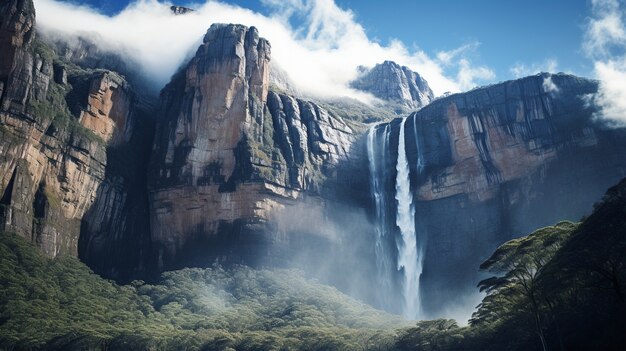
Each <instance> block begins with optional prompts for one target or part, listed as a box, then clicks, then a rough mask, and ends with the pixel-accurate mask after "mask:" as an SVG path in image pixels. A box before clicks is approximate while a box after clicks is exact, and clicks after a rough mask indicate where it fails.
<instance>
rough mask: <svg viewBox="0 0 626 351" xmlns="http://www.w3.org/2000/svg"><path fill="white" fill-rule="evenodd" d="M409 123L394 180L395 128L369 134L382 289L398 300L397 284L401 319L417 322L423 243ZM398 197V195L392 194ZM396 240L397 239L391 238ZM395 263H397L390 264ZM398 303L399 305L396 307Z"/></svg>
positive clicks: (420, 165) (402, 133)
mask: <svg viewBox="0 0 626 351" xmlns="http://www.w3.org/2000/svg"><path fill="white" fill-rule="evenodd" d="M406 123H407V118H404V119H402V122H401V124H400V133H399V136H398V157H397V160H396V162H395V170H396V177H395V179H393V177H392V174H391V173H390V172H387V170H388V168H389V166H390V165H392V164H393V163H392V162H388V161H387V160H388V159H389V157H390V148H389V134H390V132H391V127H390V124H385V125H384V126H381V127H378V128H377V127H376V126H374V127H372V128H370V130H369V131H368V135H367V154H368V161H369V171H370V185H371V190H372V198H373V201H374V205H375V207H376V240H375V253H376V267H377V269H378V273H377V279H378V283H379V284H380V287H379V289H380V290H381V291H382V295H383V297H389V296H393V295H394V294H392V293H389V292H390V289H392V288H393V286H394V284H393V281H394V279H396V281H399V282H400V286H401V295H402V306H401V310H402V314H403V315H404V316H405V317H406V318H409V319H417V318H419V317H420V314H421V306H420V295H419V292H420V289H419V284H420V276H421V274H422V266H423V240H422V239H421V236H420V235H418V233H417V232H416V230H415V215H416V214H415V205H414V204H413V193H412V192H411V177H410V167H409V160H408V159H407V155H406V145H405V125H406ZM415 139H416V143H417V147H418V156H417V160H416V162H417V170H418V172H421V171H422V170H423V167H424V165H423V160H422V157H421V154H422V152H421V148H420V145H419V138H418V137H417V133H416V135H415ZM393 191H395V193H393V194H387V193H388V192H393ZM394 199H395V201H393V200H394ZM394 210H395V211H394ZM390 211H392V212H390ZM394 213H395V223H394V222H393V221H392V220H390V219H393V218H388V217H389V216H388V214H392V215H393V214H394ZM396 233H397V234H396ZM392 234H393V235H394V237H392V238H390V235H392ZM394 239H395V244H396V245H395V248H394V247H393V246H392V245H393V244H391V245H390V244H389V243H390V242H393V240H394ZM391 250H397V251H395V252H391ZM394 257H396V262H392V261H391V259H392V258H394ZM386 302H387V301H384V298H383V300H382V301H381V303H382V304H383V305H384V306H385V307H389V306H388V305H387V304H386ZM395 303H396V304H397V301H395ZM395 307H398V306H395Z"/></svg>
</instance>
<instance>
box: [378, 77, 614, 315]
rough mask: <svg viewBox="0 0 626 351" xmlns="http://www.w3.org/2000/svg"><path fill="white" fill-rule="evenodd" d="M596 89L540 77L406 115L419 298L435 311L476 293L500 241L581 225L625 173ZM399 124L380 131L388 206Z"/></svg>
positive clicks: (592, 85) (568, 79)
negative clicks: (594, 101)
mask: <svg viewBox="0 0 626 351" xmlns="http://www.w3.org/2000/svg"><path fill="white" fill-rule="evenodd" d="M596 91H597V83H596V82H594V81H590V80H586V79H581V78H577V77H574V76H569V75H564V74H557V75H550V74H541V75H537V76H532V77H528V78H524V79H519V80H515V81H510V82H505V83H501V84H497V85H493V86H490V87H486V88H480V89H476V90H473V91H470V92H467V93H462V94H456V95H452V96H449V97H446V98H442V99H439V100H436V101H434V102H433V103H431V104H430V105H428V106H426V107H424V108H423V109H421V110H420V111H418V112H416V113H413V114H411V115H410V116H409V117H408V118H407V119H406V122H405V123H406V124H405V144H406V153H407V158H408V161H409V167H410V173H411V190H412V193H413V200H414V203H415V218H416V224H415V225H416V230H417V232H418V233H421V234H422V235H425V237H426V238H427V239H426V244H425V245H426V246H425V250H426V251H425V263H424V271H423V275H422V292H423V296H422V299H423V301H427V306H430V308H431V310H430V312H434V313H437V312H440V311H441V310H440V308H442V307H443V306H444V305H446V304H447V303H450V302H451V301H454V299H455V298H458V292H459V291H462V290H463V289H465V288H466V289H471V288H472V285H473V284H475V281H473V280H475V279H477V269H476V267H478V264H479V263H480V261H481V260H482V259H483V258H485V257H486V256H487V255H488V254H489V253H490V252H491V251H492V250H493V248H495V247H496V246H497V245H498V244H500V243H502V242H504V241H506V240H508V239H510V238H512V237H516V236H520V235H524V234H526V233H528V232H530V231H532V230H534V229H536V228H538V227H541V226H545V225H549V224H551V223H555V222H557V221H559V220H563V219H571V220H578V219H580V217H581V216H583V215H585V214H587V213H589V211H590V210H591V205H592V204H593V203H594V201H596V199H598V198H600V197H601V195H602V193H603V192H604V190H605V189H606V188H608V187H609V186H610V185H611V184H613V183H615V182H616V181H617V180H619V179H621V178H622V177H624V175H625V170H626V159H625V158H624V156H623V155H626V141H625V140H626V139H624V136H625V135H624V130H623V129H622V130H607V129H606V128H603V126H602V125H599V124H596V123H595V122H594V119H593V112H594V111H595V110H594V108H593V107H591V106H588V105H587V104H586V103H585V101H586V99H585V96H587V95H588V94H592V93H594V92H596ZM400 123H401V120H400V119H398V120H394V121H393V122H391V123H390V124H389V125H388V128H387V129H385V125H381V126H380V127H378V129H377V140H378V142H379V144H380V142H382V141H380V138H381V137H382V134H381V133H382V132H383V130H388V131H389V132H388V133H389V134H388V137H389V142H388V145H389V149H388V153H387V155H386V158H385V159H383V160H379V162H382V163H383V164H384V165H385V167H386V169H387V173H386V178H387V179H390V180H391V182H389V183H387V184H386V186H387V187H388V189H387V190H386V200H385V201H386V202H387V203H389V204H395V200H394V192H395V188H394V185H393V179H395V177H396V171H395V163H396V160H397V153H398V147H397V145H398V134H399V126H400ZM379 157H380V156H379ZM391 207H392V209H390V210H389V213H387V216H388V218H389V223H395V213H394V211H393V208H394V206H391ZM391 230H395V229H394V228H391ZM390 245H392V247H394V246H393V245H395V244H394V243H390Z"/></svg>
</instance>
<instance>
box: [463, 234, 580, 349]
mask: <svg viewBox="0 0 626 351" xmlns="http://www.w3.org/2000/svg"><path fill="white" fill-rule="evenodd" d="M576 227H577V224H574V223H572V222H560V223H558V224H556V225H555V226H551V227H546V228H542V229H539V230H537V231H535V232H533V233H532V234H530V235H528V236H526V237H522V238H518V239H513V240H510V241H508V242H506V243H504V244H503V245H502V246H500V247H499V248H498V249H497V250H496V251H495V252H494V253H493V255H492V256H491V257H490V258H489V259H487V260H486V261H485V262H483V264H481V266H480V268H481V270H484V271H488V272H491V273H495V274H497V276H494V277H491V278H488V279H485V280H483V281H481V282H480V283H479V284H478V286H479V288H480V290H481V291H485V292H486V293H487V296H486V297H485V298H484V299H483V302H482V303H481V304H480V305H479V309H478V311H477V312H476V313H475V314H474V315H473V316H472V320H471V323H472V324H473V325H480V324H481V323H495V324H497V323H498V322H501V321H502V320H503V319H507V318H512V317H513V316H516V315H517V316H522V317H523V316H526V317H528V319H527V320H530V321H532V322H531V323H532V325H533V328H534V330H535V333H536V334H537V336H538V338H539V340H540V342H541V347H542V349H543V350H544V351H547V349H548V344H547V342H546V335H545V333H544V325H543V320H542V319H543V315H544V314H545V313H546V311H547V310H549V309H550V308H549V306H548V304H547V303H546V302H547V301H550V299H549V297H546V296H543V292H542V291H541V289H539V286H538V279H539V278H540V277H541V275H542V272H543V270H544V267H545V266H546V265H547V264H548V262H550V260H551V259H552V257H554V255H555V253H556V252H557V251H558V250H559V248H560V247H561V246H562V245H563V242H564V241H565V240H566V239H567V238H568V237H569V236H570V235H571V233H572V232H573V231H574V230H575V229H576Z"/></svg>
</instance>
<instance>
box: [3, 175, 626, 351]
mask: <svg viewBox="0 0 626 351" xmlns="http://www.w3.org/2000/svg"><path fill="white" fill-rule="evenodd" d="M624 253H626V180H623V181H622V182H621V183H620V184H618V185H617V186H615V187H613V188H611V189H609V191H608V192H607V194H606V195H605V196H604V198H603V199H602V201H601V202H599V203H598V204H596V206H595V209H594V211H593V213H592V214H591V215H589V216H588V217H587V218H584V219H583V220H582V221H581V222H580V223H573V222H567V221H564V222H560V223H557V224H555V225H553V226H550V227H546V228H542V229H539V230H537V231H535V232H533V233H531V234H529V235H528V236H525V237H521V238H518V239H514V240H511V241H508V242H506V243H504V244H503V245H501V246H500V247H499V248H498V249H497V250H496V251H495V252H494V253H493V255H492V256H491V257H489V258H488V259H487V260H486V261H485V262H484V263H483V264H482V265H481V267H480V268H481V269H482V270H483V271H484V272H486V273H491V274H492V275H493V277H491V278H488V279H484V280H483V281H481V282H480V284H479V286H478V288H479V289H480V290H481V291H483V292H484V293H485V297H484V299H483V300H482V302H481V303H480V305H479V306H477V310H476V312H475V313H474V314H473V316H472V318H471V320H470V321H469V325H468V326H459V323H457V322H456V321H454V320H443V319H441V320H434V321H419V322H417V323H410V322H407V321H404V320H403V319H402V318H400V317H398V316H394V315H391V314H388V313H386V312H382V311H378V310H376V309H374V308H372V307H370V306H368V305H366V304H364V303H361V302H358V301H356V300H354V299H352V298H350V297H348V296H346V295H344V294H342V293H341V292H339V291H338V290H336V289H335V288H332V287H328V286H324V285H322V284H320V283H318V282H315V281H312V280H309V279H308V278H306V277H305V276H304V275H303V273H302V272H298V271H294V270H262V269H261V270H259V269H252V268H249V267H245V266H234V267H219V266H214V267H212V268H207V269H183V270H179V271H173V272H166V273H163V274H162V275H161V277H160V279H159V280H158V281H157V282H153V283H146V282H143V281H133V282H132V283H130V284H128V285H118V284H116V283H115V282H113V281H109V280H105V279H103V278H101V277H99V276H98V275H96V274H94V273H93V272H92V271H90V269H89V268H88V267H87V266H85V265H84V264H83V263H81V262H80V261H79V260H78V259H76V258H74V257H59V258H56V259H49V258H46V257H44V256H43V255H42V254H41V253H40V252H39V251H38V249H37V248H36V247H35V246H34V245H32V244H31V243H29V242H27V241H26V240H24V239H22V238H20V237H18V236H16V235H12V234H10V233H3V234H2V235H1V236H0V284H1V286H2V289H0V316H1V318H0V348H1V349H4V350H39V349H42V350H43V349H46V350H56V349H65V350H87V349H89V350H125V349H144V350H192V349H194V350H195V349H203V350H298V349H300V350H303V349H306V350H328V349H337V350H504V349H506V350H543V351H546V350H588V349H595V350H623V349H625V348H626V304H625V299H624V294H625V291H626V255H625V254H624Z"/></svg>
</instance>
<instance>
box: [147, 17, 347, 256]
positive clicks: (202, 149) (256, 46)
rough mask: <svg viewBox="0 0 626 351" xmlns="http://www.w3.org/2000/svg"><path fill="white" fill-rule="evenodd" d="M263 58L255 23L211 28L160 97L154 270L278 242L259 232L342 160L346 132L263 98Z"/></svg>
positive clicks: (305, 109) (313, 110)
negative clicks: (155, 260) (262, 242)
mask: <svg viewBox="0 0 626 351" xmlns="http://www.w3.org/2000/svg"><path fill="white" fill-rule="evenodd" d="M269 62H270V45H269V43H268V42H267V41H266V40H265V39H263V38H259V35H258V32H257V30H256V29H255V28H254V27H251V28H247V27H244V26H241V25H224V24H214V25H212V26H211V28H210V29H209V30H208V31H207V34H206V35H205V37H204V41H203V44H202V45H201V46H200V47H199V49H198V51H197V53H196V55H195V57H194V58H193V59H192V60H191V62H190V63H189V64H188V65H187V66H186V67H185V69H183V70H182V71H181V72H180V73H178V74H177V75H176V76H175V77H174V78H173V79H172V82H171V83H170V84H168V85H167V86H166V87H165V88H164V90H163V91H162V94H161V114H162V120H160V121H159V124H158V126H157V133H156V137H155V145H154V152H153V157H152V166H151V171H150V174H151V178H150V205H151V227H152V240H153V243H154V245H155V246H154V247H155V251H156V252H157V257H158V261H159V266H160V267H162V268H171V267H177V266H180V265H181V264H183V263H184V262H188V261H189V260H196V259H201V260H202V261H203V263H204V264H209V263H211V262H213V261H229V262H230V261H235V262H239V261H240V262H247V263H250V262H251V261H253V260H254V257H255V256H257V255H258V252H256V251H255V250H256V249H255V246H256V243H255V241H264V240H269V241H275V240H278V239H276V238H275V237H270V238H265V237H263V235H266V234H267V235H269V233H268V231H267V230H263V229H259V228H261V227H263V226H265V225H266V224H268V221H267V220H268V219H270V218H271V216H272V215H273V214H274V213H275V212H276V211H278V210H280V209H282V208H284V206H285V204H287V203H293V202H294V201H295V200H297V199H301V198H302V197H303V196H304V195H303V194H304V193H307V192H312V193H315V192H317V191H319V188H320V185H321V184H322V180H323V179H324V178H325V177H326V176H328V175H329V174H332V171H333V167H334V166H336V165H337V163H338V162H339V161H340V160H341V159H342V158H345V157H346V155H347V152H348V149H349V148H350V144H351V140H352V135H351V130H350V129H349V128H348V127H347V126H346V125H345V124H344V123H343V122H341V121H340V120H339V119H337V118H335V117H333V116H331V115H329V114H328V113H327V112H326V111H325V110H323V109H322V108H320V107H319V106H317V105H315V104H313V103H311V102H307V101H302V100H298V99H295V98H293V97H290V96H287V95H281V94H277V93H273V92H270V91H269V90H268V87H269ZM254 233H262V234H263V235H261V234H258V235H254ZM272 235H274V234H272ZM259 246H262V245H261V244H259ZM191 251H197V252H191Z"/></svg>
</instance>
